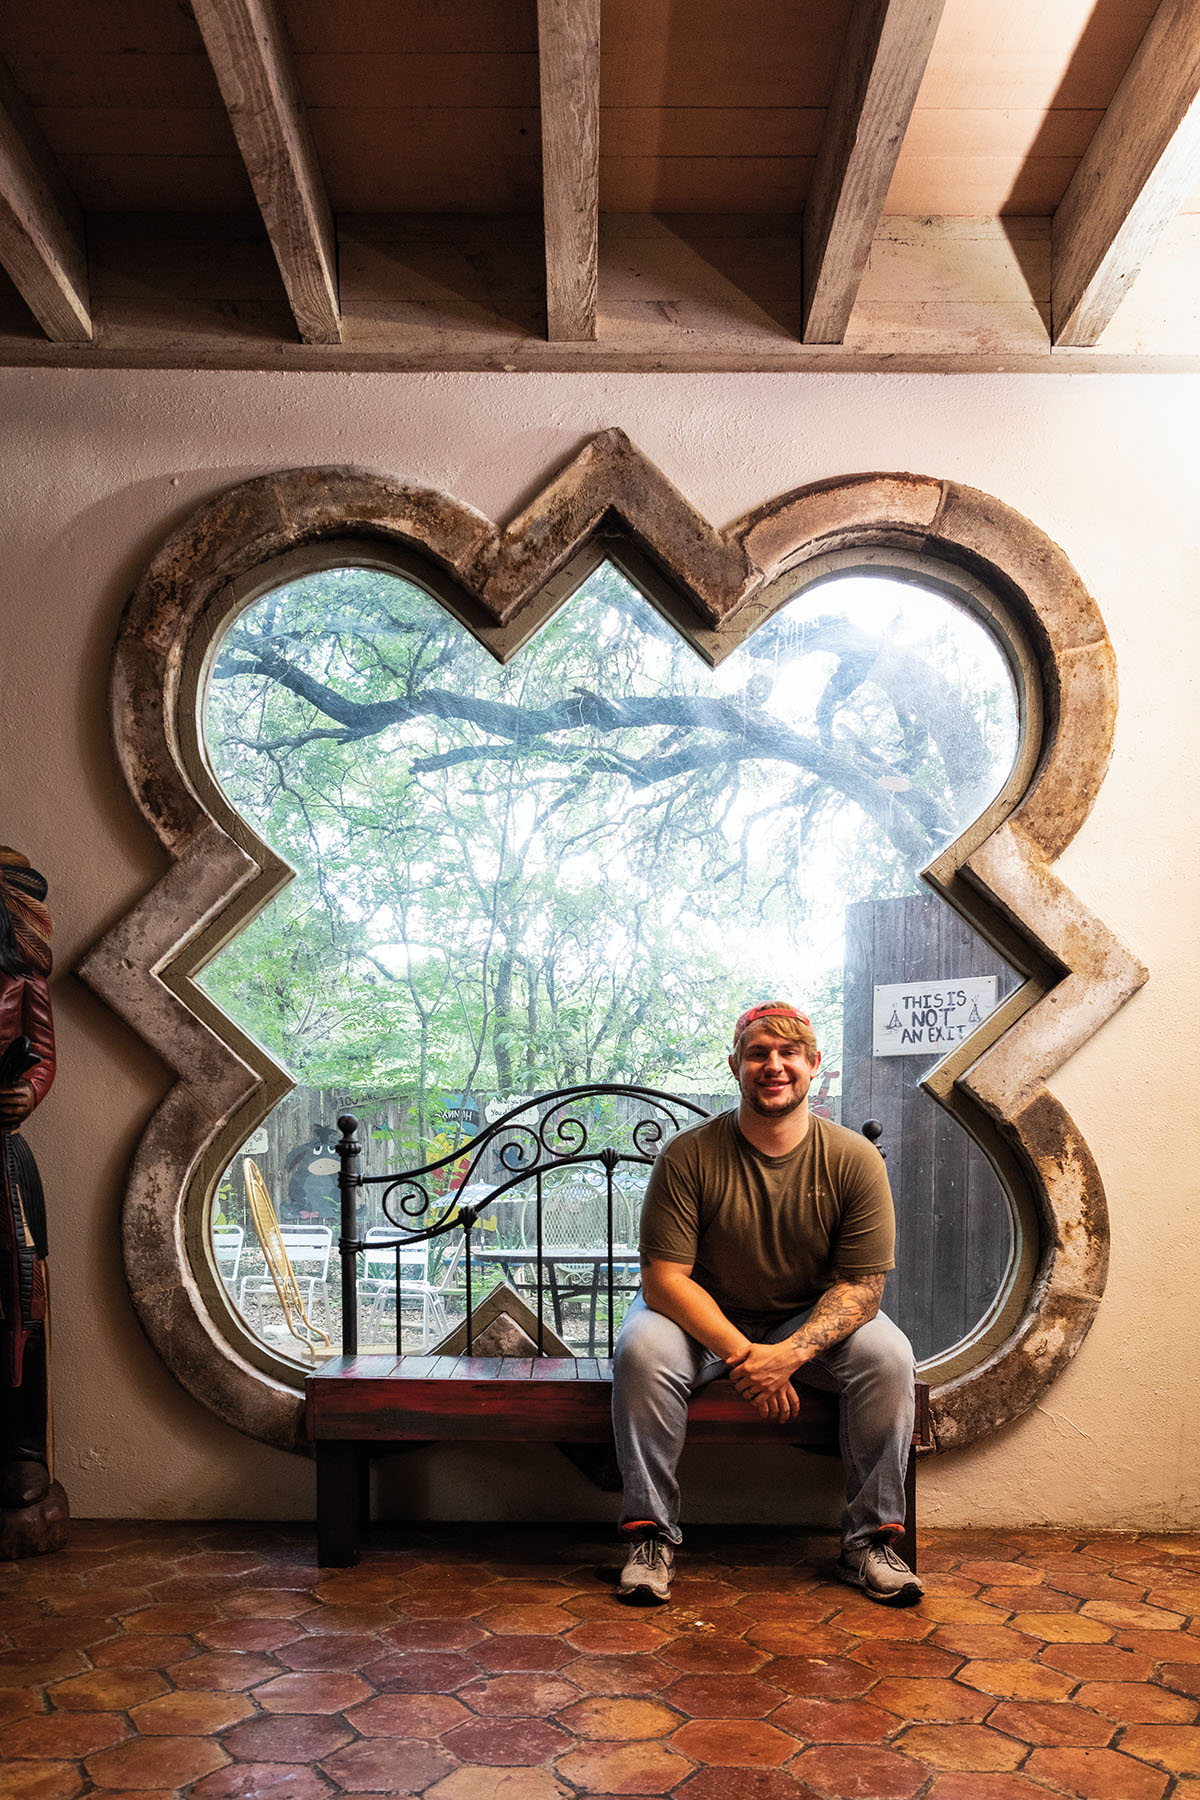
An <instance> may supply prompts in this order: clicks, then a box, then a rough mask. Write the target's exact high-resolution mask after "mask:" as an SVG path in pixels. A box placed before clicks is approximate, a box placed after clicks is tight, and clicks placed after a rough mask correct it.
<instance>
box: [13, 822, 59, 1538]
mask: <svg viewBox="0 0 1200 1800" xmlns="http://www.w3.org/2000/svg"><path fill="white" fill-rule="evenodd" d="M45 897H46V882H45V879H44V877H43V876H41V875H39V873H38V871H37V870H36V869H34V868H31V867H30V864H29V862H28V859H27V858H26V857H24V856H22V855H21V854H20V853H19V852H18V851H16V850H11V849H8V848H7V847H3V846H0V1187H2V1194H0V1555H5V1556H22V1555H28V1554H30V1553H32V1552H36V1551H40V1550H51V1549H57V1548H58V1547H60V1545H61V1543H62V1541H63V1534H64V1529H65V1524H66V1496H65V1495H64V1494H63V1492H62V1489H61V1488H60V1487H59V1486H58V1484H57V1483H55V1482H52V1480H51V1474H50V1467H49V1461H50V1459H49V1452H48V1444H47V1436H48V1423H49V1367H48V1356H47V1338H46V1327H47V1312H48V1299H47V1287H46V1209H45V1203H44V1201H43V1198H42V1186H41V1181H40V1179H39V1177H38V1171H37V1165H36V1164H35V1162H34V1160H33V1153H32V1151H31V1150H30V1148H29V1146H28V1144H27V1143H26V1142H25V1139H24V1138H23V1137H22V1136H21V1134H20V1129H19V1128H20V1126H21V1125H23V1124H24V1122H25V1120H26V1119H27V1118H28V1117H29V1115H30V1113H31V1112H32V1111H33V1109H34V1108H35V1107H36V1106H37V1105H38V1104H39V1103H40V1102H41V1101H42V1100H43V1099H44V1098H45V1096H46V1093H47V1091H48V1090H49V1087H50V1084H51V1082H52V1081H53V1080H54V1070H55V1058H54V1025H53V1021H52V1018H51V1012H50V996H49V993H48V991H47V987H46V977H47V976H48V975H49V973H50V966H51V953H50V936H51V921H50V914H49V913H48V911H47V910H46V907H45V906H44V905H43V901H44V900H45Z"/></svg>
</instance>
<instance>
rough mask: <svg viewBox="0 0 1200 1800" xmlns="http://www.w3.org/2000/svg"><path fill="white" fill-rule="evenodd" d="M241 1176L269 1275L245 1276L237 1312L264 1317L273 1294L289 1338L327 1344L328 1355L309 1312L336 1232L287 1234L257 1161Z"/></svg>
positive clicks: (292, 1230)
mask: <svg viewBox="0 0 1200 1800" xmlns="http://www.w3.org/2000/svg"><path fill="white" fill-rule="evenodd" d="M242 1170H243V1173H244V1175H245V1179H246V1199H247V1202H248V1203H249V1207H250V1216H251V1218H252V1219H253V1221H254V1229H255V1231H256V1232H257V1233H258V1241H259V1244H260V1245H261V1246H262V1254H263V1262H264V1264H265V1266H266V1274H265V1276H264V1275H243V1276H242V1280H241V1284H240V1286H239V1289H238V1307H239V1308H240V1310H241V1311H242V1312H243V1313H245V1312H246V1307H247V1302H250V1303H251V1304H254V1305H255V1306H256V1307H257V1308H258V1310H260V1311H261V1307H262V1302H263V1300H264V1299H265V1298H267V1297H268V1296H269V1295H270V1294H271V1293H272V1292H274V1294H275V1296H276V1298H277V1299H278V1301H279V1306H280V1310H281V1312H282V1314H283V1323H284V1326H285V1328H286V1330H287V1331H288V1332H289V1333H290V1334H291V1336H292V1337H294V1338H297V1339H298V1340H299V1341H300V1342H301V1343H302V1344H304V1345H305V1346H306V1347H307V1348H308V1349H310V1350H311V1349H314V1348H316V1347H317V1345H318V1344H324V1346H325V1349H326V1350H329V1349H331V1348H332V1346H331V1344H330V1341H329V1333H328V1332H327V1331H325V1330H324V1329H323V1328H322V1327H321V1326H320V1325H317V1324H315V1323H314V1322H313V1320H312V1318H311V1317H310V1316H309V1308H310V1307H311V1306H312V1305H313V1301H314V1296H315V1292H316V1286H317V1283H318V1281H320V1282H321V1283H322V1284H323V1283H324V1282H325V1281H326V1280H327V1278H328V1275H329V1254H330V1249H331V1247H332V1244H333V1232H332V1230H331V1228H330V1227H329V1226H328V1225H319V1226H306V1227H300V1226H289V1227H288V1228H287V1229H286V1230H283V1229H282V1228H281V1227H280V1224H279V1218H278V1215H277V1214H276V1211H275V1207H274V1204H273V1202H272V1200H271V1193H270V1189H269V1188H268V1187H267V1184H266V1182H265V1181H264V1180H263V1177H262V1171H261V1170H260V1168H259V1166H258V1164H257V1163H256V1162H255V1161H254V1158H253V1157H250V1156H248V1157H246V1158H245V1160H244V1161H243V1163H242ZM293 1251H294V1252H295V1255H296V1256H297V1258H298V1259H299V1261H300V1264H301V1267H302V1269H303V1270H304V1273H303V1274H302V1275H300V1276H297V1274H296V1271H295V1268H294V1266H293V1263H292V1255H293ZM301 1282H303V1284H304V1286H305V1288H306V1289H307V1300H306V1299H305V1297H304V1295H303V1294H302V1293H301V1291H300V1289H301ZM323 1291H324V1289H323V1288H322V1292H323Z"/></svg>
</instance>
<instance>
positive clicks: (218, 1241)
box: [212, 1225, 246, 1288]
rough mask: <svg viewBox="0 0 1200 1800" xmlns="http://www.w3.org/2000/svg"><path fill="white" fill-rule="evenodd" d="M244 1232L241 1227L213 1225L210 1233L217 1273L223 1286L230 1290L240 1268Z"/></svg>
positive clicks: (235, 1281) (234, 1283)
mask: <svg viewBox="0 0 1200 1800" xmlns="http://www.w3.org/2000/svg"><path fill="white" fill-rule="evenodd" d="M245 1237H246V1231H245V1227H244V1226H242V1225H214V1226H213V1233H212V1247H213V1258H214V1260H215V1262H216V1265H217V1273H218V1275H219V1276H220V1277H221V1280H222V1281H223V1282H224V1283H225V1286H226V1287H228V1288H232V1287H234V1286H235V1285H236V1283H237V1278H238V1270H239V1269H240V1268H241V1266H242V1244H243V1242H244V1241H245Z"/></svg>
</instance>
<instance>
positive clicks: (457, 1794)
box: [425, 1766, 570, 1800]
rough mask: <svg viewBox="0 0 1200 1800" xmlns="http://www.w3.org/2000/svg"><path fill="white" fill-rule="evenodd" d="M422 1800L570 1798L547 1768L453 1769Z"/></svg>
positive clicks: (557, 1799)
mask: <svg viewBox="0 0 1200 1800" xmlns="http://www.w3.org/2000/svg"><path fill="white" fill-rule="evenodd" d="M425 1800H570V1791H569V1789H567V1788H565V1787H564V1786H563V1784H562V1782H561V1781H556V1780H555V1778H554V1776H553V1775H551V1774H550V1772H549V1770H548V1769H489V1768H482V1767H466V1766H464V1767H463V1768H461V1769H455V1771H454V1773H453V1774H452V1775H447V1776H446V1778H445V1779H444V1780H443V1781H439V1782H436V1783H435V1784H434V1786H433V1787H431V1788H427V1789H426V1791H425Z"/></svg>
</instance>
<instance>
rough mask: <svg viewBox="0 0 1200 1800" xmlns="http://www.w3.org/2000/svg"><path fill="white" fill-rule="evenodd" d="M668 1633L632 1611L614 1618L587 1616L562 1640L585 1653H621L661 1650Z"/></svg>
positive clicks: (600, 1654) (587, 1654)
mask: <svg viewBox="0 0 1200 1800" xmlns="http://www.w3.org/2000/svg"><path fill="white" fill-rule="evenodd" d="M668 1639H669V1634H668V1633H667V1632H666V1631H664V1630H662V1629H661V1627H659V1626H658V1625H651V1624H650V1623H649V1622H648V1621H646V1620H644V1619H641V1618H639V1617H638V1616H637V1615H636V1614H635V1613H634V1612H632V1610H630V1611H629V1614H628V1616H623V1617H621V1618H612V1619H586V1620H585V1621H584V1623H583V1624H582V1625H576V1626H575V1628H574V1630H572V1631H569V1632H568V1633H567V1635H566V1637H565V1639H564V1640H563V1641H564V1642H565V1643H568V1644H570V1646H571V1648H572V1649H573V1650H576V1651H579V1652H581V1653H582V1654H583V1655H585V1656H591V1655H593V1654H595V1655H598V1656H620V1655H621V1654H622V1653H623V1652H626V1651H628V1652H636V1651H649V1650H660V1649H662V1647H663V1646H664V1645H665V1644H666V1643H667V1642H668Z"/></svg>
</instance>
